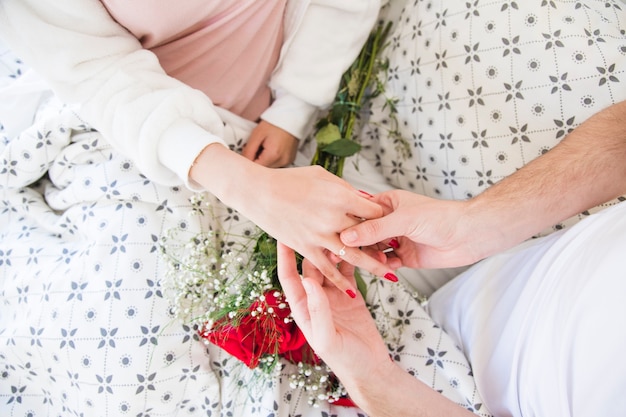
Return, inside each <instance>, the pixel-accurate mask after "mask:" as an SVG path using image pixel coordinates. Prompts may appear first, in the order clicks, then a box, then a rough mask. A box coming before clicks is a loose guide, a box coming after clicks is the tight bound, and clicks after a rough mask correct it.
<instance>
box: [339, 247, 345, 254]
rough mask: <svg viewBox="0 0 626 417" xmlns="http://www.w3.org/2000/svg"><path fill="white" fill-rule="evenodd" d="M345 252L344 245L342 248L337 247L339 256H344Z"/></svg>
mask: <svg viewBox="0 0 626 417" xmlns="http://www.w3.org/2000/svg"><path fill="white" fill-rule="evenodd" d="M345 254H346V246H345V245H344V246H343V248H341V249H339V256H344V255H345Z"/></svg>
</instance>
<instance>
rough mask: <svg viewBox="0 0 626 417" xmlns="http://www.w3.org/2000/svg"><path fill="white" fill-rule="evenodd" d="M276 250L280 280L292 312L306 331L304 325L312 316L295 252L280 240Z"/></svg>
mask: <svg viewBox="0 0 626 417" xmlns="http://www.w3.org/2000/svg"><path fill="white" fill-rule="evenodd" d="M276 250H277V255H278V262H277V271H278V280H279V281H280V285H281V286H282V288H283V292H284V293H285V297H286V298H287V302H288V303H289V307H290V309H291V314H292V315H293V316H294V318H295V319H296V321H297V322H298V324H299V325H300V327H301V328H303V331H304V327H306V326H307V325H308V323H309V321H310V317H309V310H308V307H307V300H306V298H307V296H306V293H305V291H304V288H303V287H302V280H301V278H300V274H298V268H297V265H296V256H295V252H294V251H293V249H291V248H289V247H287V246H286V245H283V244H282V243H280V242H278V244H277V247H276Z"/></svg>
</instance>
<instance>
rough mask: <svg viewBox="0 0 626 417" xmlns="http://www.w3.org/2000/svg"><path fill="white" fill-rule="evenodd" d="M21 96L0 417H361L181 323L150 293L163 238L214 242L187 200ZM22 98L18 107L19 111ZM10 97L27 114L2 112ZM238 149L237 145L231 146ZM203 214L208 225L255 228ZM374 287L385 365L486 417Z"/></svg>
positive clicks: (461, 374)
mask: <svg viewBox="0 0 626 417" xmlns="http://www.w3.org/2000/svg"><path fill="white" fill-rule="evenodd" d="M19 82H20V88H19V89H17V90H15V89H13V90H12V91H11V92H10V93H11V94H9V92H7V91H6V90H2V91H0V106H1V108H2V112H0V119H2V118H3V117H12V116H13V115H15V114H17V113H19V115H20V116H24V117H23V118H21V123H22V124H23V126H22V127H23V129H19V127H20V126H19V125H16V124H12V127H11V129H12V131H16V130H19V134H17V135H15V136H14V135H12V134H8V131H7V134H6V135H5V140H4V141H3V143H2V145H1V146H0V157H1V160H2V166H1V168H0V184H1V185H0V211H1V213H2V215H1V216H0V414H1V415H7V416H9V415H13V416H25V415H28V416H33V417H42V416H72V415H76V416H80V415H85V416H116V417H119V416H121V417H124V416H133V417H149V416H150V417H157V416H188V415H199V416H261V417H265V416H267V417H270V416H284V417H287V416H293V417H295V416H312V417H318V416H319V417H328V416H351V417H358V416H363V415H364V414H363V412H362V411H360V410H358V409H355V408H343V407H333V406H329V405H325V406H322V407H320V408H313V407H310V406H309V405H308V404H307V403H306V400H307V396H306V395H304V394H303V392H302V391H300V390H298V389H292V388H291V387H290V386H289V382H288V377H287V376H288V375H289V374H290V373H292V372H293V369H291V368H289V367H290V366H293V365H285V368H284V369H282V370H281V371H280V373H279V374H278V375H276V376H275V378H273V379H271V380H269V381H263V380H260V379H258V377H256V376H255V375H254V374H253V372H252V371H250V370H248V369H247V368H246V367H245V366H243V365H242V364H241V362H239V361H238V360H237V359H234V358H232V357H230V356H229V355H228V354H226V353H225V352H223V351H222V350H220V349H219V348H217V347H215V346H209V347H208V348H206V347H205V346H204V344H203V343H202V342H201V341H199V340H198V337H197V336H196V334H195V332H194V331H193V329H190V328H189V327H187V326H185V325H183V324H181V323H179V322H177V321H175V320H174V318H173V317H172V315H171V314H170V304H169V302H168V298H167V297H166V295H165V294H163V292H162V289H161V287H160V285H159V281H160V278H161V277H162V276H163V273H164V271H165V265H164V261H163V260H162V259H161V258H160V256H159V249H158V241H159V238H160V236H161V235H163V233H164V232H165V231H166V230H168V229H171V228H177V229H179V230H180V231H182V232H184V231H186V230H198V229H199V228H207V227H210V224H209V219H207V218H204V219H202V218H199V217H198V216H189V215H188V214H189V211H190V210H191V206H190V203H189V201H188V198H189V197H190V195H191V194H190V191H188V190H186V189H184V188H181V187H163V186H159V185H157V184H155V183H153V182H151V181H149V180H148V179H147V178H145V177H144V176H143V175H141V174H140V173H139V172H138V171H137V170H136V168H135V166H134V164H133V162H132V161H131V160H130V159H129V158H127V157H124V156H123V155H121V154H119V153H117V152H116V151H115V150H113V149H112V148H111V147H110V146H109V144H108V143H107V142H106V141H105V140H104V139H103V138H102V136H101V135H100V134H99V133H98V132H96V131H94V130H93V129H91V128H90V127H89V126H88V125H87V124H85V123H84V122H83V121H82V120H81V119H80V117H79V116H77V114H76V113H75V112H74V111H73V110H72V108H70V107H67V106H64V105H62V104H61V103H59V102H58V101H57V100H56V99H55V98H54V97H53V96H52V95H51V94H50V92H48V91H46V90H40V89H38V88H40V87H41V84H40V81H39V80H38V79H37V78H36V76H34V75H33V74H32V73H27V74H25V75H24V76H23V77H21V78H20V79H19ZM9 84H10V83H9ZM15 85H17V84H11V87H15ZM21 91H28V94H26V95H25V96H24V97H20V95H19V94H17V95H14V94H15V93H19V92H21ZM3 92H4V93H6V94H5V95H3ZM16 97H20V100H22V99H23V100H26V101H27V102H28V103H29V104H30V105H29V106H26V107H21V106H20V107H19V108H16V107H15V106H12V105H10V103H9V101H8V100H9V98H11V100H13V99H14V98H16ZM3 99H7V101H6V102H4V103H3V102H2V100H3ZM12 102H13V101H11V103H12ZM3 105H4V106H3ZM27 109H28V111H32V113H29V114H25V113H26V112H27ZM12 120H14V119H12ZM242 139H243V133H242V132H232V134H231V138H230V143H240V141H241V140H242ZM213 203H214V207H215V209H216V210H215V213H216V218H215V220H211V221H219V222H221V223H222V224H224V225H226V227H228V228H230V229H231V230H235V229H237V230H244V231H245V229H246V228H250V227H252V226H251V224H250V223H249V222H248V221H247V220H246V219H244V218H243V217H241V216H240V215H239V214H238V213H237V212H235V211H233V210H230V209H228V208H226V207H224V206H221V205H220V204H219V202H217V201H213ZM370 280H371V283H370V290H369V292H368V298H369V301H370V302H371V303H373V304H374V305H375V306H376V308H375V311H376V319H377V322H378V324H379V326H380V328H381V331H384V332H385V334H386V335H387V337H388V340H389V349H390V353H391V355H392V357H393V359H394V360H395V361H397V362H398V363H400V364H401V366H403V367H405V368H406V369H407V370H408V371H410V372H411V373H412V374H413V375H415V376H416V377H418V378H421V379H422V380H423V381H425V382H426V383H427V384H429V385H431V386H433V387H435V388H436V389H437V390H439V391H441V392H442V393H443V394H444V395H446V396H448V397H449V398H451V399H453V400H454V401H456V402H458V403H459V404H462V405H463V406H465V407H467V408H469V409H472V410H475V411H476V412H477V414H479V415H483V416H484V415H488V411H487V410H486V408H485V406H484V405H483V404H482V401H481V400H480V396H479V395H478V393H477V392H476V388H475V385H474V381H473V377H472V374H471V369H470V368H469V366H468V364H467V361H466V360H465V358H464V356H463V354H462V353H461V352H460V350H459V349H458V348H457V347H456V346H454V344H453V343H452V342H451V339H450V338H449V337H448V336H447V335H446V334H445V333H444V332H442V330H441V329H440V328H439V327H437V326H436V325H435V324H434V323H433V322H432V320H431V319H430V318H429V317H428V316H427V314H426V313H425V312H424V310H423V309H422V308H421V307H420V305H419V302H418V298H417V295H416V294H413V293H411V292H409V291H407V290H406V289H405V288H404V287H403V286H401V285H392V284H391V283H388V282H384V281H381V280H379V279H376V278H371V277H370Z"/></svg>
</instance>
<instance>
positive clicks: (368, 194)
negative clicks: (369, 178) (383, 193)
mask: <svg viewBox="0 0 626 417" xmlns="http://www.w3.org/2000/svg"><path fill="white" fill-rule="evenodd" d="M359 192H360V193H361V194H363V195H364V196H366V197H370V198H371V197H374V196H373V195H371V194H370V193H368V192H367V191H363V190H359Z"/></svg>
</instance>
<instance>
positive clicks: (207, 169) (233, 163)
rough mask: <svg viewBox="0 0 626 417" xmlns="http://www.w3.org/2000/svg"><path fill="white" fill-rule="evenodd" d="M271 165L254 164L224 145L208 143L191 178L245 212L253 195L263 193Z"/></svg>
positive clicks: (229, 204)
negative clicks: (262, 189)
mask: <svg viewBox="0 0 626 417" xmlns="http://www.w3.org/2000/svg"><path fill="white" fill-rule="evenodd" d="M267 171H269V169H268V168H266V167H264V166H262V165H259V164H255V163H254V162H252V161H250V160H248V159H246V158H244V157H243V156H241V155H239V154H238V153H236V152H233V151H231V150H230V149H228V148H227V147H225V146H224V145H222V144H219V143H215V144H210V145H208V146H206V147H205V148H204V149H203V150H202V152H200V154H199V155H198V157H197V158H196V160H195V161H194V163H193V165H192V166H191V169H190V170H189V177H190V178H191V180H192V181H194V182H195V183H197V184H199V185H200V186H202V188H203V189H205V190H207V191H208V192H210V193H211V194H213V195H215V196H216V197H217V198H219V199H220V201H222V202H223V203H224V204H226V205H227V206H229V207H232V208H234V209H235V210H237V211H240V212H242V214H244V215H246V212H247V211H248V210H247V205H249V204H251V203H253V201H251V200H254V199H251V198H250V196H251V195H256V194H257V193H258V192H262V191H261V190H260V187H262V186H263V185H264V184H266V181H265V180H264V179H263V178H265V175H266V173H267Z"/></svg>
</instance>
